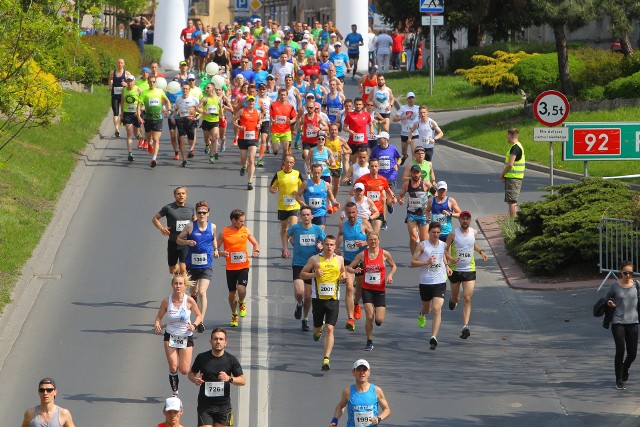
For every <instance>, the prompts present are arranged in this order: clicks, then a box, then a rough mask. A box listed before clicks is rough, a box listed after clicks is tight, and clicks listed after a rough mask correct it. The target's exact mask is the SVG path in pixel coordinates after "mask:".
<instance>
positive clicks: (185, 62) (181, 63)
mask: <svg viewBox="0 0 640 427" xmlns="http://www.w3.org/2000/svg"><path fill="white" fill-rule="evenodd" d="M183 65H189V64H187V61H180V66H181V67H182V66H183Z"/></svg>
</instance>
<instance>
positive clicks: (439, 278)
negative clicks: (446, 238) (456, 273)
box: [420, 240, 447, 285]
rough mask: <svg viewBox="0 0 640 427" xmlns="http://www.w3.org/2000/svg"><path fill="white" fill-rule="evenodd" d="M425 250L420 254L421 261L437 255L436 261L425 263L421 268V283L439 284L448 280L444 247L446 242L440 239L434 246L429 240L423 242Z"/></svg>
mask: <svg viewBox="0 0 640 427" xmlns="http://www.w3.org/2000/svg"><path fill="white" fill-rule="evenodd" d="M422 245H423V246H424V251H423V252H422V255H420V261H426V260H428V259H429V258H431V257H432V256H435V257H436V262H435V263H433V264H429V265H425V266H422V267H421V268H420V284H421V285H439V284H441V283H446V281H447V269H446V267H445V265H444V248H445V246H446V245H445V243H444V242H442V241H440V240H438V243H437V245H436V246H435V247H434V246H432V245H431V243H430V242H429V240H424V241H423V242H422Z"/></svg>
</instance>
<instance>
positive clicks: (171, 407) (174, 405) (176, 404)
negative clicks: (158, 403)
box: [164, 368, 355, 411]
mask: <svg viewBox="0 0 640 427" xmlns="http://www.w3.org/2000/svg"><path fill="white" fill-rule="evenodd" d="M354 369H355V368H354ZM180 409H182V400H180V398H178V397H167V399H166V400H165V401H164V410H165V411H179V410H180Z"/></svg>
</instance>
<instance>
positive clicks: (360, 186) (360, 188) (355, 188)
mask: <svg viewBox="0 0 640 427" xmlns="http://www.w3.org/2000/svg"><path fill="white" fill-rule="evenodd" d="M353 189H354V190H362V191H364V184H363V183H361V182H356V185H354V186H353ZM365 362H366V360H365ZM354 369H355V367H354Z"/></svg>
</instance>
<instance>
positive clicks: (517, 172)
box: [504, 141, 525, 179]
mask: <svg viewBox="0 0 640 427" xmlns="http://www.w3.org/2000/svg"><path fill="white" fill-rule="evenodd" d="M515 145H517V146H518V147H520V149H521V150H522V157H521V158H520V160H516V161H515V162H514V163H513V167H512V168H511V170H510V171H509V172H507V173H505V174H504V177H505V178H515V179H523V178H524V166H525V158H524V147H523V146H522V144H520V141H516V142H515ZM511 147H512V146H511ZM511 147H509V149H508V150H507V155H506V156H504V164H505V165H507V164H509V157H511V155H510V154H509V152H510V151H511Z"/></svg>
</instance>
